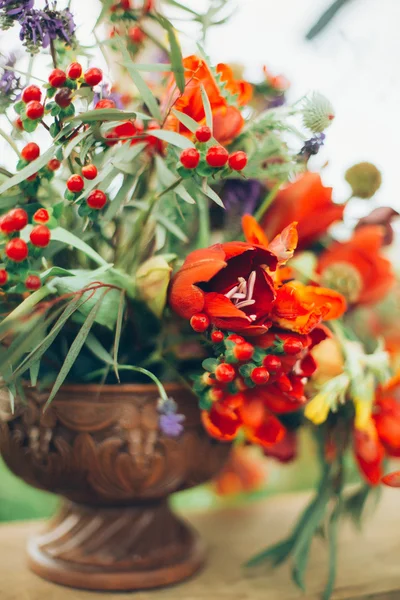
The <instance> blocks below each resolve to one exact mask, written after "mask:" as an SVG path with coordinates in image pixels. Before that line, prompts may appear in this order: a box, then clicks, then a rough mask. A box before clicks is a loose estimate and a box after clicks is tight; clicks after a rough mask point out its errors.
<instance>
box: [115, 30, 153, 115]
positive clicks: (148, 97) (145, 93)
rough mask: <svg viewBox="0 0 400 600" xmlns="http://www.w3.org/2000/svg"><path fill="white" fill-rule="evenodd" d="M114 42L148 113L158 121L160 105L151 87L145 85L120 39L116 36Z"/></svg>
mask: <svg viewBox="0 0 400 600" xmlns="http://www.w3.org/2000/svg"><path fill="white" fill-rule="evenodd" d="M116 43H117V46H118V49H119V50H120V52H121V54H122V56H123V59H124V63H123V64H124V66H125V67H126V69H127V71H128V73H129V75H130V77H131V78H132V81H133V83H134V84H135V86H136V87H137V89H138V91H139V94H140V96H141V98H142V101H143V103H144V104H146V106H147V108H148V109H149V111H150V113H151V114H152V115H153V117H154V118H155V120H156V121H158V122H161V121H162V115H161V111H160V107H159V106H158V102H157V99H156V98H155V97H154V95H153V92H152V91H151V89H150V88H149V86H148V85H147V83H146V82H145V80H144V79H143V77H142V76H141V75H140V73H139V71H138V70H137V69H136V67H135V65H134V63H133V62H132V60H131V58H130V55H129V52H128V50H127V49H126V47H125V45H124V43H123V41H122V39H121V38H116Z"/></svg>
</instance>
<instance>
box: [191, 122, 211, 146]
mask: <svg viewBox="0 0 400 600" xmlns="http://www.w3.org/2000/svg"><path fill="white" fill-rule="evenodd" d="M194 135H195V136H196V139H197V140H198V141H199V142H208V140H209V139H210V138H211V129H210V128H209V127H207V125H203V127H199V128H198V129H196V131H195V134H194Z"/></svg>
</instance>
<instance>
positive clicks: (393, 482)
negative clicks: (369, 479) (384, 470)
mask: <svg viewBox="0 0 400 600" xmlns="http://www.w3.org/2000/svg"><path fill="white" fill-rule="evenodd" d="M381 481H382V483H384V484H385V485H388V486H389V487H396V488H397V487H400V471H394V472H393V473H388V474H387V475H384V476H383V477H382V479H381Z"/></svg>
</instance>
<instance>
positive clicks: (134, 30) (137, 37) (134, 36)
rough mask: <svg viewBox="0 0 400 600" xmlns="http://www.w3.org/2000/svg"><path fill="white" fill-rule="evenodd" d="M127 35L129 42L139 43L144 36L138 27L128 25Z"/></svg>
mask: <svg viewBox="0 0 400 600" xmlns="http://www.w3.org/2000/svg"><path fill="white" fill-rule="evenodd" d="M128 36H129V39H130V40H131V42H133V43H134V44H141V43H142V42H143V40H144V38H145V37H146V35H145V34H144V33H143V31H142V30H141V29H140V27H130V28H129V30H128Z"/></svg>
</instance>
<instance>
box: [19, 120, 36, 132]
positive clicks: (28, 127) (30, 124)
mask: <svg viewBox="0 0 400 600" xmlns="http://www.w3.org/2000/svg"><path fill="white" fill-rule="evenodd" d="M22 125H23V127H24V130H25V131H26V132H27V133H33V132H34V131H36V129H37V126H38V125H39V121H33V120H32V119H22Z"/></svg>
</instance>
